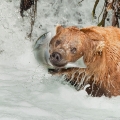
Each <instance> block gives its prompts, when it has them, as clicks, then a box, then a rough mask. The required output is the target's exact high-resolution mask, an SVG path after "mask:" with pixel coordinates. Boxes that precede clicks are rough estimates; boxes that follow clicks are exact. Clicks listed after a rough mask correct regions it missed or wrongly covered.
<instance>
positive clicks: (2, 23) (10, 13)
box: [0, 0, 120, 120]
mask: <svg viewBox="0 0 120 120" xmlns="http://www.w3.org/2000/svg"><path fill="white" fill-rule="evenodd" d="M94 1H95V0H91V1H90V0H84V2H83V3H82V4H77V3H78V2H79V0H74V1H69V0H65V1H63V0H54V1H49V0H39V1H38V12H37V19H36V23H35V27H34V32H33V37H32V39H33V40H34V41H35V40H36V39H37V38H38V37H39V36H40V35H41V34H42V33H44V32H46V31H52V32H53V33H54V30H55V26H56V25H57V24H63V25H66V26H68V25H76V26H78V27H86V26H90V25H96V24H97V20H93V19H92V17H91V11H92V8H93V3H94ZM19 3H20V1H19V0H4V1H2V0H1V1H0V91H1V92H0V120H120V112H119V111H120V103H119V101H120V96H118V97H112V98H106V97H104V96H103V97H101V98H94V97H91V96H88V95H87V93H86V92H85V91H84V90H81V91H76V90H75V89H74V88H73V87H71V86H70V85H69V84H67V83H65V82H64V81H63V79H62V78H61V77H59V76H51V75H50V74H48V73H47V69H45V67H44V66H43V65H42V64H40V65H39V64H38V63H37V61H36V60H35V58H34V54H33V49H32V45H33V43H34V42H32V41H29V39H28V38H27V35H28V34H29V32H30V24H29V21H30V18H29V17H27V16H28V12H26V13H25V15H26V17H25V18H23V19H22V18H21V17H20V15H19ZM102 4H103V0H101V3H100V4H99V6H98V9H97V12H98V13H100V10H101V6H102ZM79 19H81V20H79Z"/></svg>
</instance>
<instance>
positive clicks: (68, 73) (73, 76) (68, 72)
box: [48, 68, 86, 90]
mask: <svg viewBox="0 0 120 120" xmlns="http://www.w3.org/2000/svg"><path fill="white" fill-rule="evenodd" d="M85 71H86V69H85V68H67V69H65V68H61V69H49V70H48V72H49V73H50V74H52V75H64V76H65V80H66V81H67V82H69V83H70V84H71V85H73V86H74V87H75V88H76V90H80V89H81V88H82V87H83V85H84V84H85Z"/></svg>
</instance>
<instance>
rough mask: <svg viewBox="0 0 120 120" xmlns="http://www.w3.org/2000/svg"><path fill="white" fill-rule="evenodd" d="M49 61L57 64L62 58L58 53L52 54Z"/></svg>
mask: <svg viewBox="0 0 120 120" xmlns="http://www.w3.org/2000/svg"><path fill="white" fill-rule="evenodd" d="M50 59H51V60H52V61H55V62H59V61H61V59H62V56H61V54H60V53H58V52H53V53H52V55H50Z"/></svg>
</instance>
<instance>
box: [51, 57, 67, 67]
mask: <svg viewBox="0 0 120 120" xmlns="http://www.w3.org/2000/svg"><path fill="white" fill-rule="evenodd" d="M49 60H50V63H51V64H52V65H53V66H54V67H55V68H64V67H65V66H66V65H67V61H65V60H63V59H62V60H60V61H58V60H55V59H52V58H51V57H50V59H49Z"/></svg>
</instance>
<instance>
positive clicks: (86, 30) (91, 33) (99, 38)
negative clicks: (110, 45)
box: [80, 27, 104, 41]
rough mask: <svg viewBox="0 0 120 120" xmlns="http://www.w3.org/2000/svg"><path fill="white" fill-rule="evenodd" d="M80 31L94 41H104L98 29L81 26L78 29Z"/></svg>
mask: <svg viewBox="0 0 120 120" xmlns="http://www.w3.org/2000/svg"><path fill="white" fill-rule="evenodd" d="M80 31H82V32H84V33H85V34H86V35H87V36H88V38H89V39H91V40H95V41H104V37H103V36H102V35H101V33H99V32H98V31H96V30H95V28H94V27H93V28H92V27H91V28H83V29H80Z"/></svg>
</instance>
